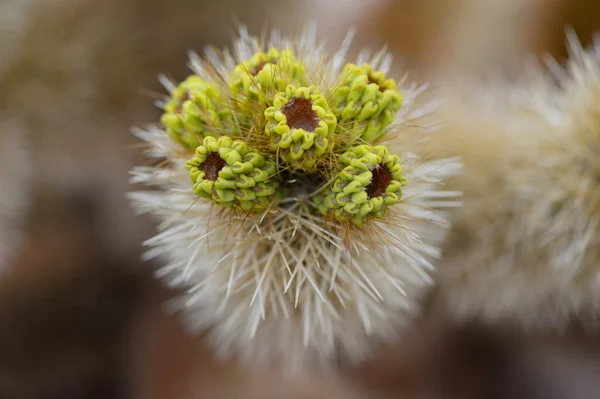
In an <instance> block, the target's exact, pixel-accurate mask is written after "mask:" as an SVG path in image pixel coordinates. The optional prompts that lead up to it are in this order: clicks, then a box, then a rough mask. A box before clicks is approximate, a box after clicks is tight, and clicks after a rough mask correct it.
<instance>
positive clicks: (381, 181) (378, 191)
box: [367, 164, 392, 199]
mask: <svg viewBox="0 0 600 399" xmlns="http://www.w3.org/2000/svg"><path fill="white" fill-rule="evenodd" d="M371 173H372V174H373V177H371V183H370V184H369V185H368V186H367V196H368V197H369V199H371V198H374V197H381V196H382V195H383V194H385V190H386V189H387V188H388V186H389V185H390V183H391V182H392V174H391V173H390V171H389V170H388V168H387V166H386V165H385V164H379V165H377V167H376V168H375V169H373V170H372V171H371Z"/></svg>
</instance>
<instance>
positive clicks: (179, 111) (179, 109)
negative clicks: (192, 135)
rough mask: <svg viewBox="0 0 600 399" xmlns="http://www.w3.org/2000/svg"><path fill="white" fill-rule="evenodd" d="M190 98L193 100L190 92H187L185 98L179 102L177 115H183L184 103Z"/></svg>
mask: <svg viewBox="0 0 600 399" xmlns="http://www.w3.org/2000/svg"><path fill="white" fill-rule="evenodd" d="M190 98H192V97H191V96H190V92H189V91H186V92H185V96H184V97H183V98H182V99H181V100H179V104H178V105H177V109H176V110H175V113H177V114H181V113H182V112H183V103H185V102H186V101H187V100H189V99H190Z"/></svg>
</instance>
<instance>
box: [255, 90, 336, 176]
mask: <svg viewBox="0 0 600 399" xmlns="http://www.w3.org/2000/svg"><path fill="white" fill-rule="evenodd" d="M265 117H266V119H267V124H266V125H265V134H266V135H267V136H268V137H270V138H271V139H272V141H273V146H274V148H275V149H276V150H277V151H278V152H279V156H280V157H281V159H282V160H283V161H284V162H285V163H287V164H288V165H290V166H291V167H292V169H301V170H306V171H313V170H314V169H315V165H316V164H317V163H318V161H319V159H322V158H324V157H325V156H327V155H328V154H329V153H330V152H331V150H332V149H333V145H334V139H333V133H334V131H335V126H336V118H335V115H334V114H333V113H332V112H331V109H330V108H329V105H328V104H327V100H325V97H323V96H322V95H321V94H320V93H319V90H318V88H317V87H315V86H310V87H298V88H296V87H295V86H293V85H289V86H288V87H287V88H286V89H285V92H283V93H278V94H277V95H276V96H275V98H274V99H273V106H272V107H269V108H267V109H266V111H265Z"/></svg>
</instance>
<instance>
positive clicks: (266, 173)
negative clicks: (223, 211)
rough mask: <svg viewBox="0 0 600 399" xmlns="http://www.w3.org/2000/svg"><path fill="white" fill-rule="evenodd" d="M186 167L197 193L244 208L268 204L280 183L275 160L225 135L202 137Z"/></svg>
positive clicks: (257, 209)
mask: <svg viewBox="0 0 600 399" xmlns="http://www.w3.org/2000/svg"><path fill="white" fill-rule="evenodd" d="M185 167H186V169H187V170H188V171H189V172H190V178H191V179H192V182H193V183H194V186H193V190H194V193H195V194H196V195H198V196H199V197H203V198H207V199H210V200H212V202H213V203H215V204H216V205H219V206H223V207H233V208H234V209H237V210H243V211H246V212H251V211H260V210H263V209H265V208H267V207H268V206H269V205H270V204H271V202H272V201H273V198H274V195H275V192H276V190H277V187H278V185H279V183H278V182H277V180H276V179H275V175H276V173H277V167H276V164H275V162H274V161H272V160H270V159H265V157H263V156H262V155H261V154H260V153H258V152H256V151H254V150H253V149H251V148H250V147H248V145H247V144H246V143H244V142H243V141H241V140H233V139H232V138H231V137H228V136H221V137H219V138H215V137H205V138H204V140H203V142H202V145H200V146H198V148H196V152H195V154H194V157H193V158H192V159H191V160H189V161H187V162H186V165H185Z"/></svg>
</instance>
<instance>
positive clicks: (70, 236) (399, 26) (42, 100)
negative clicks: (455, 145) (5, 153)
mask: <svg viewBox="0 0 600 399" xmlns="http://www.w3.org/2000/svg"><path fill="white" fill-rule="evenodd" d="M310 22H317V23H318V26H319V32H320V35H321V36H322V37H323V38H324V39H325V38H326V39H327V40H328V41H329V43H330V44H331V45H332V46H335V44H336V43H337V42H338V41H339V40H341V39H342V38H343V36H344V34H345V32H346V31H347V29H349V28H351V27H356V28H357V29H358V33H357V39H356V49H360V48H361V47H363V46H370V47H373V48H379V47H381V46H383V45H387V46H388V48H389V49H390V50H391V51H392V52H393V53H394V54H395V55H396V59H397V60H398V61H399V63H400V65H401V66H402V69H403V70H404V71H407V72H409V73H410V76H411V77H413V78H414V79H416V80H430V79H431V80H439V79H451V78H452V77H453V76H467V77H471V76H481V77H486V76H491V75H498V74H500V75H502V76H506V77H507V78H510V77H511V76H514V75H515V74H517V73H518V71H519V69H520V65H521V63H522V62H523V61H524V60H525V59H527V57H530V56H531V55H543V54H546V53H549V54H551V55H553V56H555V57H557V58H559V59H561V58H564V57H565V55H566V50H565V46H564V28H565V26H567V25H571V26H572V27H573V28H574V30H575V31H576V32H577V33H578V35H579V37H580V39H581V40H582V41H583V42H584V43H589V42H590V41H591V37H592V33H593V32H594V31H595V30H596V29H599V30H600V2H598V1H591V0H369V1H365V0H327V1H318V0H306V1H293V0H277V1H274V0H255V1H252V2H250V1H244V0H214V1H213V0H201V1H194V0H0V122H1V123H0V145H2V143H3V142H6V141H3V140H5V139H3V137H4V138H6V137H10V136H17V137H21V138H22V139H23V141H24V145H25V146H26V147H27V148H28V149H29V150H30V154H29V157H28V158H27V159H26V161H25V162H24V163H23V164H21V165H19V164H18V163H17V164H15V165H13V167H14V170H13V171H11V170H10V167H4V166H3V167H2V168H3V169H2V170H0V174H2V173H5V174H7V173H8V174H11V173H16V172H14V171H19V170H22V169H27V170H29V177H28V179H29V180H28V181H27V183H26V184H27V188H28V189H29V191H30V192H29V194H30V195H31V196H32V201H31V202H30V203H28V204H25V205H23V206H25V207H26V208H27V211H26V213H25V216H24V220H23V221H22V222H21V226H22V228H23V230H24V232H23V236H22V240H20V241H14V242H18V243H19V244H13V245H11V248H10V249H11V257H10V261H9V262H7V263H8V264H6V265H4V266H3V267H2V270H1V271H0V273H1V274H0V398H16V399H19V398H44V399H59V398H60V399H79V398H99V399H100V398H102V399H113V398H114V399H116V398H119V399H121V398H122V399H126V398H143V399H154V398H155V399H163V398H165V399H166V398H177V399H180V398H181V399H184V398H210V399H213V398H350V397H361V398H396V397H403V398H460V399H469V398H543V399H550V398H565V399H577V398H594V397H598V396H597V395H600V379H598V378H597V376H598V375H600V340H598V339H597V338H594V337H590V336H588V335H586V334H584V333H583V331H580V330H579V328H578V327H577V326H573V327H572V328H570V329H567V330H566V331H565V332H564V334H562V335H558V334H547V335H539V334H538V335H531V334H523V333H519V332H516V331H514V330H512V329H511V328H510V327H509V326H506V327H505V326H495V327H493V328H492V327H489V326H488V327H486V326H483V325H475V324H473V325H455V324H452V323H449V322H448V321H447V318H446V317H445V315H444V314H443V312H440V311H438V310H436V309H438V307H437V306H436V296H435V293H434V294H433V295H432V297H431V298H430V300H429V305H428V309H429V311H427V312H426V313H425V315H423V317H421V319H419V320H417V321H416V325H415V328H414V329H413V331H411V332H410V333H409V334H408V335H407V336H406V337H405V338H404V339H403V340H402V341H400V342H398V344H397V345H396V346H395V347H393V348H382V349H381V352H380V353H379V354H377V355H376V356H375V357H374V358H373V359H372V360H371V361H369V362H368V363H367V364H364V365H362V366H360V367H350V366H348V365H341V369H342V377H341V378H335V379H334V378H323V377H320V376H318V375H316V376H306V377H303V379H299V380H295V381H294V380H291V381H287V380H286V381H283V380H282V379H281V378H280V377H279V376H277V375H276V374H274V373H273V372H271V371H269V370H260V369H258V370H257V369H253V370H245V369H241V368H239V367H237V366H236V364H235V362H233V361H232V362H229V363H223V362H219V361H217V360H215V359H214V358H213V356H212V354H211V352H210V350H209V349H207V347H206V346H205V345H204V344H203V342H202V337H196V338H193V337H190V336H188V335H187V334H186V333H185V332H184V331H183V330H182V328H181V326H180V324H179V323H178V320H177V317H176V316H171V315H167V314H165V312H163V309H162V304H163V301H164V300H165V299H166V298H168V297H170V296H171V295H172V294H173V293H170V292H168V290H167V289H166V288H164V287H162V285H161V284H160V283H159V282H156V281H155V280H154V279H153V276H152V270H153V267H154V266H155V265H151V264H144V263H142V262H141V261H139V257H140V254H141V252H142V250H141V245H140V243H141V242H142V241H143V240H144V239H145V238H148V237H150V236H151V235H152V233H153V231H154V230H153V229H154V226H153V224H152V222H151V221H150V220H148V219H146V218H143V217H136V216H134V215H133V212H132V211H131V210H130V207H129V205H128V203H127V201H126V200H125V193H126V192H127V191H128V190H130V189H131V187H130V186H129V185H128V181H127V180H128V171H129V169H130V168H131V167H132V166H133V165H135V164H140V163H141V162H143V159H142V156H141V152H140V151H139V147H137V146H136V145H137V144H138V143H136V140H135V139H134V137H133V136H132V135H131V134H130V132H129V130H130V127H131V126H133V125H137V126H143V125H144V124H145V123H149V122H154V121H156V120H157V119H158V117H159V112H160V111H159V110H158V109H156V108H155V107H154V106H153V100H154V99H155V98H157V93H163V90H162V89H161V87H160V86H159V84H158V81H157V79H156V77H157V75H158V74H159V73H166V74H168V75H169V76H172V77H174V78H175V79H182V78H184V77H185V76H186V73H187V71H186V62H187V55H186V52H187V51H188V50H189V49H195V50H198V51H201V50H202V48H203V46H205V45H207V44H212V45H215V46H224V45H228V44H229V43H230V39H231V37H232V36H233V35H234V34H235V31H236V26H237V24H239V23H243V24H246V25H248V26H249V29H250V30H251V32H254V33H260V32H261V31H264V30H268V29H270V28H278V29H280V30H282V31H283V32H286V33H292V34H293V33H295V32H299V31H300V30H301V29H302V27H303V26H304V25H306V24H307V23H310ZM8 122H10V123H8ZM1 153H2V152H1V151H0V154H1ZM0 165H4V164H3V163H2V162H0ZM0 182H3V180H2V179H0ZM2 184H3V183H2ZM8 190H9V188H8V186H7V185H4V184H3V186H2V187H0V191H4V195H6V192H7V191H8ZM15 195H16V194H15ZM5 263H6V262H5Z"/></svg>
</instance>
